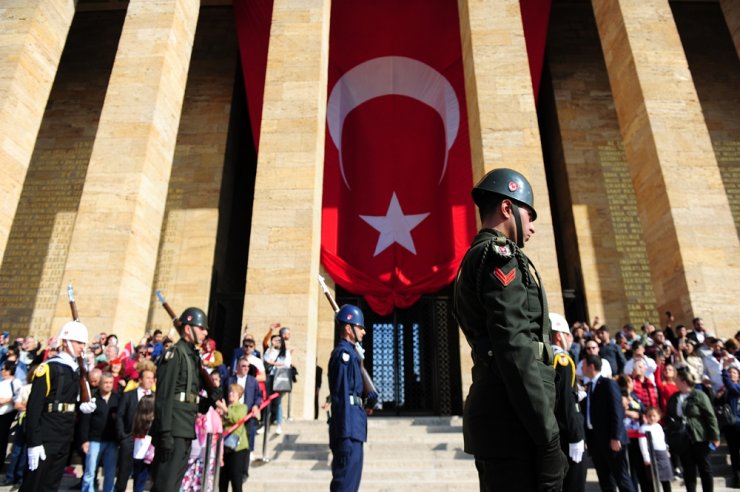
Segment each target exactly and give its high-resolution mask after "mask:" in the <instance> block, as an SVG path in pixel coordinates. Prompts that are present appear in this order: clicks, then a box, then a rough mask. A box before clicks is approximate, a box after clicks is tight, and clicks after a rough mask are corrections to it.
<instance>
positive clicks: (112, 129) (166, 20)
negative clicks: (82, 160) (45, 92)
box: [52, 0, 200, 342]
mask: <svg viewBox="0 0 740 492" xmlns="http://www.w3.org/2000/svg"><path fill="white" fill-rule="evenodd" d="M199 4H200V2H199V1H198V0H131V2H130V3H129V6H128V10H127V13H126V19H125V21H124V26H123V32H122V33H121V38H120V41H119V45H118V52H117V54H116V60H115V63H114V65H113V70H112V72H111V76H110V81H109V83H108V91H107V93H106V97H105V102H104V103H103V110H102V112H101V115H100V122H99V124H98V129H97V134H96V137H95V142H94V144H93V149H92V154H91V157H90V164H89V166H88V170H87V176H86V179H85V185H84V188H83V190H82V197H81V199H80V206H79V210H78V213H77V219H76V221H75V226H74V231H73V233H72V240H71V243H70V247H69V254H68V256H67V262H66V265H65V275H64V281H65V284H66V282H73V283H74V284H75V287H76V290H77V297H78V305H79V309H80V317H81V318H82V320H83V321H84V322H85V323H86V324H87V325H88V328H89V329H90V331H91V333H95V332H99V331H101V330H104V331H106V332H108V333H116V334H117V335H118V336H119V339H120V340H121V341H122V342H125V341H128V340H129V339H132V340H134V341H135V342H138V340H139V338H140V337H141V336H142V335H143V333H144V329H145V326H146V321H147V314H148V309H149V305H150V298H151V295H152V278H153V276H154V267H155V263H156V260H157V248H158V246H159V240H160V231H161V227H162V217H163V212H164V208H165V201H166V198H167V185H168V181H169V178H170V170H171V166H172V160H173V154H174V149H175V140H176V137H177V130H178V126H179V122H180V112H181V109H182V102H183V95H184V92H185V83H186V80H187V75H188V67H189V63H190V54H191V50H192V46H193V37H194V34H195V25H196V22H197V19H198V13H199ZM186 247H187V244H185V245H183V248H186ZM67 319H69V308H68V306H67V302H66V296H64V295H63V293H60V300H59V302H58V303H57V307H56V311H55V317H54V320H53V324H52V331H54V330H55V329H56V328H57V327H58V326H59V325H61V324H62V323H63V322H64V321H66V320H67Z"/></svg>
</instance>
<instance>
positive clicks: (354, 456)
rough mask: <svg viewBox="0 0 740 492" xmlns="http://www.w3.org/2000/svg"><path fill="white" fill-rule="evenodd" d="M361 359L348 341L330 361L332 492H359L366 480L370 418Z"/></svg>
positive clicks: (336, 350) (340, 344) (343, 342)
mask: <svg viewBox="0 0 740 492" xmlns="http://www.w3.org/2000/svg"><path fill="white" fill-rule="evenodd" d="M360 364H361V362H360V357H359V355H358V354H357V351H356V350H355V347H354V345H352V344H351V343H350V342H348V341H347V340H344V339H342V340H340V342H339V344H337V346H336V347H335V348H334V350H333V351H332V353H331V357H330V359H329V391H330V393H331V417H330V418H329V447H330V448H331V451H332V455H333V459H332V463H331V471H332V482H331V487H330V490H332V491H333V492H334V491H357V490H358V489H359V487H360V479H361V478H362V461H363V443H364V442H366V441H367V414H366V413H365V410H364V408H363V402H362V393H363V383H362V373H361V368H360Z"/></svg>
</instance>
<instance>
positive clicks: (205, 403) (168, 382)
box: [152, 307, 225, 492]
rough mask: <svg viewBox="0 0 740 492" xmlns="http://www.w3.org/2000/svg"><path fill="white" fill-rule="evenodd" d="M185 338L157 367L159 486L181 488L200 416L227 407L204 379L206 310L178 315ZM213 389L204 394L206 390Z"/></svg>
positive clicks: (168, 490)
mask: <svg viewBox="0 0 740 492" xmlns="http://www.w3.org/2000/svg"><path fill="white" fill-rule="evenodd" d="M179 321H180V323H179V326H178V331H179V333H180V340H179V341H178V342H177V343H176V344H174V345H173V346H172V347H170V348H169V349H168V350H167V352H166V353H165V354H164V355H163V356H162V358H161V360H160V362H159V366H158V368H157V396H156V400H155V401H156V403H155V410H154V422H153V424H152V436H153V439H154V447H155V450H156V451H155V453H154V469H153V475H154V487H153V488H152V490H153V491H157V492H176V491H177V490H179V488H180V484H181V483H182V478H183V476H184V475H185V471H186V469H187V464H188V457H189V456H190V445H191V443H192V441H193V439H194V438H195V418H196V416H197V414H198V412H201V413H204V412H206V411H207V410H208V407H209V406H211V405H214V404H215V405H216V406H219V407H221V408H222V409H224V410H225V405H224V403H223V401H221V400H220V399H221V394H220V391H219V390H218V389H217V388H213V385H212V384H209V382H207V381H206V380H205V378H204V377H203V371H201V370H200V355H199V354H198V350H197V348H196V347H198V346H199V345H200V344H201V342H202V341H203V340H204V339H205V337H206V336H208V320H207V318H206V314H205V313H204V312H203V311H202V310H200V309H198V308H193V307H191V308H188V309H186V310H185V311H183V313H182V315H181V316H180V318H179ZM208 388H210V391H209V393H208V395H207V396H206V397H201V390H202V389H208Z"/></svg>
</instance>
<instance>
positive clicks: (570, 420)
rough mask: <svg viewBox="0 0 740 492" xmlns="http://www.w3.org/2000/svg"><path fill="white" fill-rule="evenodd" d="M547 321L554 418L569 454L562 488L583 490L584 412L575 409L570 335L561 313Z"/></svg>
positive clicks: (566, 451)
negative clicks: (550, 351)
mask: <svg viewBox="0 0 740 492" xmlns="http://www.w3.org/2000/svg"><path fill="white" fill-rule="evenodd" d="M550 325H551V326H552V350H553V354H554V357H555V361H554V362H553V363H552V365H553V367H554V368H555V372H556V373H557V374H558V378H557V379H556V381H557V388H556V390H557V395H558V399H557V405H556V406H555V418H557V420H558V428H559V429H560V449H561V450H562V451H563V452H564V453H566V455H567V456H568V473H567V474H566V475H565V480H564V481H563V490H567V491H568V492H582V491H583V490H584V489H585V488H586V465H585V463H583V448H584V439H585V436H586V434H585V431H584V429H583V424H584V423H583V415H582V414H581V412H580V411H579V410H578V385H577V384H576V364H575V362H573V359H572V358H571V357H570V355H569V354H568V352H567V350H568V348H569V347H570V344H571V343H573V335H571V333H570V327H569V326H568V322H567V321H566V320H565V318H564V317H563V316H562V315H560V314H556V313H550Z"/></svg>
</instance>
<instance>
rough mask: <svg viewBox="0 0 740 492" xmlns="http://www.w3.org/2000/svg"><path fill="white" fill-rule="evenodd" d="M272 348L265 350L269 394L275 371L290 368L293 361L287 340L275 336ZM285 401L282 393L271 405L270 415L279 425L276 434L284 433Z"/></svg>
mask: <svg viewBox="0 0 740 492" xmlns="http://www.w3.org/2000/svg"><path fill="white" fill-rule="evenodd" d="M270 344H271V346H270V348H268V349H267V350H265V366H266V370H267V373H268V374H269V376H268V378H267V393H268V396H269V394H271V393H272V381H273V380H274V378H275V371H276V370H277V368H278V367H290V365H291V360H290V351H289V350H287V347H286V346H285V340H283V337H281V336H280V335H273V336H272V338H271V339H270ZM282 400H283V393H280V396H278V397H277V398H275V399H274V400H272V403H271V404H270V413H271V415H273V416H274V417H273V418H274V419H275V422H276V423H277V428H276V429H275V434H278V435H280V434H282V433H283V428H282V424H283V409H282V406H281V405H280V403H281V402H282Z"/></svg>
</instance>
